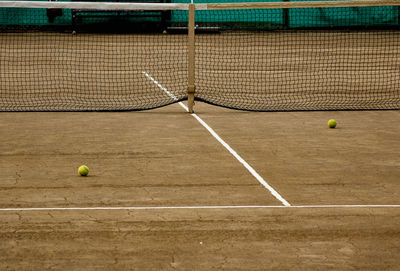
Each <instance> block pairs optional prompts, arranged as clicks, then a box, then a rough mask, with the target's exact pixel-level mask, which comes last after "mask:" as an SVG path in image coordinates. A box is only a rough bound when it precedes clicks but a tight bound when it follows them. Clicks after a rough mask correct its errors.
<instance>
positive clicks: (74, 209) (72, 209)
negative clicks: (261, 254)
mask: <svg viewBox="0 0 400 271" xmlns="http://www.w3.org/2000/svg"><path fill="white" fill-rule="evenodd" d="M246 208H252V209H257V208H259V209H307V208H400V205H399V204H387V205H374V204H369V205H368V204H366V205H360V204H359V205H297V206H296V205H294V206H293V205H290V206H282V205H278V206H277V205H238V206H234V205H232V206H229V205H228V206H131V207H44V208H0V212H6V211H85V210H88V211H90V210H91V211H96V210H97V211H101V210H107V211H112V210H117V211H118V210H119V211H122V210H166V209H167V210H177V209H246Z"/></svg>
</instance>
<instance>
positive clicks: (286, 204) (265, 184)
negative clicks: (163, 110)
mask: <svg viewBox="0 0 400 271" xmlns="http://www.w3.org/2000/svg"><path fill="white" fill-rule="evenodd" d="M143 74H144V75H145V76H146V77H147V78H148V79H150V80H151V81H152V82H153V83H154V84H156V85H157V86H158V87H159V88H160V89H162V90H163V91H164V92H165V93H167V95H168V96H170V97H171V98H172V99H174V100H176V101H177V100H178V99H177V98H176V96H175V95H174V94H172V93H171V92H170V91H168V90H167V89H166V88H165V87H163V86H162V85H161V84H160V83H158V82H157V81H156V80H155V79H154V78H153V77H151V76H150V75H149V74H148V73H147V72H143ZM179 105H180V106H182V107H183V109H185V110H186V111H187V112H189V109H188V108H187V106H185V105H184V104H183V103H182V102H179ZM191 116H193V117H194V118H195V119H196V120H197V121H198V122H199V123H200V124H201V125H203V126H204V128H206V129H207V130H208V132H210V134H211V135H212V136H213V137H214V138H215V139H216V140H218V142H219V143H221V144H222V146H224V147H225V148H226V149H227V150H228V151H229V152H230V153H231V154H232V155H233V156H234V157H235V158H236V159H237V160H238V161H239V162H240V163H241V164H242V165H243V166H244V167H245V168H246V169H247V170H248V171H249V172H250V173H251V175H253V176H254V177H255V178H256V179H257V181H258V182H259V183H261V184H262V185H263V186H264V187H265V188H266V189H268V191H269V192H270V193H271V194H272V195H273V196H274V197H275V198H276V199H277V200H279V201H280V202H282V204H283V205H285V206H290V203H289V202H287V201H286V200H285V199H284V198H283V197H282V196H281V195H280V194H279V193H278V192H277V191H276V190H275V189H274V188H273V187H272V186H270V185H269V184H268V183H267V182H266V181H265V180H264V179H263V178H262V177H261V176H260V175H259V174H258V173H257V172H256V171H255V170H254V168H252V167H251V166H250V165H249V164H248V163H247V162H246V161H245V160H244V159H243V158H242V157H241V156H240V155H239V154H237V152H236V151H235V150H234V149H232V148H231V147H230V146H229V145H228V144H227V143H226V142H225V141H224V140H223V139H222V138H221V137H219V135H218V134H217V133H216V132H215V131H214V130H213V129H212V128H211V127H210V126H208V124H207V123H205V122H204V121H203V120H202V119H201V118H200V117H199V116H197V115H196V114H191Z"/></svg>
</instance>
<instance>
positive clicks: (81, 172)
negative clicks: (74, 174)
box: [78, 165, 89, 176]
mask: <svg viewBox="0 0 400 271" xmlns="http://www.w3.org/2000/svg"><path fill="white" fill-rule="evenodd" d="M78 173H79V175H81V176H87V175H88V174H89V168H88V167H87V166H85V165H83V166H80V167H79V168H78Z"/></svg>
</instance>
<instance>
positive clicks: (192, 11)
mask: <svg viewBox="0 0 400 271" xmlns="http://www.w3.org/2000/svg"><path fill="white" fill-rule="evenodd" d="M194 15H195V5H194V4H189V22H188V109H189V113H193V106H194V93H195V86H194V68H195V66H194V61H195V55H194V53H195V47H194V31H195V26H194V22H195V16H194Z"/></svg>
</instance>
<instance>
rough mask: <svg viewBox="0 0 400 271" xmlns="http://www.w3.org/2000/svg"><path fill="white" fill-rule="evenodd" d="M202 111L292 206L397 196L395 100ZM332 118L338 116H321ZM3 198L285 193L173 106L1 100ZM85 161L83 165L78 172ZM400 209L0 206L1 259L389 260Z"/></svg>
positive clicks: (305, 265)
mask: <svg viewBox="0 0 400 271" xmlns="http://www.w3.org/2000/svg"><path fill="white" fill-rule="evenodd" d="M195 109H196V112H197V113H198V115H199V116H200V117H201V118H203V119H204V120H205V121H206V122H207V123H208V124H209V125H210V126H211V127H212V128H214V129H215V131H216V132H217V133H218V134H219V135H220V136H221V137H222V138H223V139H224V140H225V141H226V142H227V143H228V144H230V145H231V147H233V149H235V150H236V151H237V152H238V153H239V154H240V155H241V156H242V157H243V158H244V159H245V160H246V161H247V162H249V164H250V165H251V166H253V167H254V168H255V170H256V171H257V172H258V173H260V175H261V176H262V177H263V178H264V179H265V180H266V181H267V182H268V183H269V184H271V185H272V186H273V187H274V188H275V189H276V190H277V191H278V192H279V193H280V194H281V195H282V196H283V197H284V198H285V199H286V200H287V201H289V202H290V203H291V204H293V205H311V204H312V205H317V204H400V202H399V200H398V195H399V193H400V187H399V185H398V183H397V182H398V180H399V177H398V176H400V174H399V173H400V160H399V157H400V156H399V154H400V149H399V143H400V142H399V138H398V134H399V132H400V128H399V126H398V125H397V123H398V122H399V120H400V112H398V111H372V112H371V111H369V112H368V111H366V112H306V113H304V112H303V113H247V112H240V111H231V110H225V109H220V108H215V107H210V106H207V105H204V104H201V103H198V104H196V108H195ZM330 118H335V119H337V121H338V123H339V124H338V128H337V129H335V130H331V129H328V128H327V126H326V122H327V120H328V119H330ZM0 135H1V138H2V142H1V143H0V180H1V183H0V206H1V208H13V207H24V208H29V207H89V206H105V207H107V206H203V205H207V206H211V205H221V206H222V205H240V206H243V205H269V206H279V205H282V204H281V203H280V202H279V201H278V200H276V199H275V198H274V197H273V196H271V195H270V193H269V192H268V191H267V190H266V189H265V188H264V187H263V186H261V185H260V184H259V183H258V182H257V180H256V179H255V178H254V177H253V176H252V175H251V174H249V173H248V172H247V170H246V169H244V168H243V166H242V165H241V164H240V163H239V162H238V161H236V160H235V159H234V158H233V156H232V155H231V154H230V153H229V152H227V151H226V150H225V149H224V148H223V147H222V146H221V145H220V144H219V143H218V142H217V141H216V140H215V139H214V138H213V137H212V136H211V135H210V134H209V133H208V132H207V131H206V130H205V129H204V128H203V127H202V126H201V125H200V124H199V123H198V122H197V121H196V120H195V119H194V118H193V117H191V116H190V115H189V114H186V113H184V112H183V110H182V109H181V108H180V107H179V106H178V105H173V106H169V107H166V108H162V109H158V110H154V111H148V112H130V113H2V114H1V121H0ZM81 164H87V165H88V166H89V167H90V169H91V172H90V177H87V178H83V177H78V176H77V172H76V170H77V167H78V166H79V165H81ZM399 214H400V208H388V207H380V208H366V207H363V208H344V207H338V208H274V209H272V208H241V209H222V208H221V209H168V210H165V209H163V210H103V211H99V210H50V211H4V209H3V210H2V211H0V269H1V270H21V269H22V270H26V269H30V270H43V269H52V270H65V269H68V270H94V269H106V270H125V269H131V270H174V269H178V270H265V269H272V270H293V269H296V270H354V269H361V270H397V269H398V267H399V266H400V261H399V260H398V258H397V255H398V254H399V252H400V246H399V243H400V242H399V241H400V240H399V239H400V230H399V229H400V219H399Z"/></svg>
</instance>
